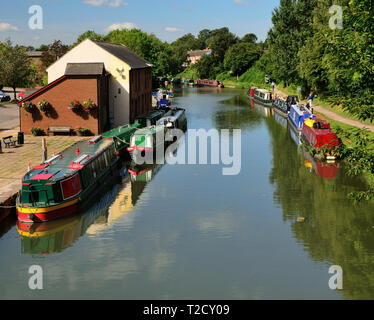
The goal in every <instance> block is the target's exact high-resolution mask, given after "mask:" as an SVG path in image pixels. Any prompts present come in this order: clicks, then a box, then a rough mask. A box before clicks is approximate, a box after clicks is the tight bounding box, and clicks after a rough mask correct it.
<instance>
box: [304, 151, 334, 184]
mask: <svg viewBox="0 0 374 320" xmlns="http://www.w3.org/2000/svg"><path fill="white" fill-rule="evenodd" d="M304 158H305V163H304V165H305V167H306V168H309V169H310V171H311V172H312V171H313V170H314V171H315V173H316V174H317V176H319V177H321V178H324V179H335V178H336V177H337V176H338V171H339V166H338V164H337V163H335V161H332V162H329V161H327V162H323V161H320V160H317V159H314V157H313V156H312V155H311V154H310V153H308V152H306V151H305V150H304Z"/></svg>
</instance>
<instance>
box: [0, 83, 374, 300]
mask: <svg viewBox="0 0 374 320" xmlns="http://www.w3.org/2000/svg"><path fill="white" fill-rule="evenodd" d="M175 95H176V97H175V99H174V103H175V104H176V105H178V106H182V107H185V108H186V109H187V119H188V128H189V129H200V128H204V129H211V128H217V129H241V133H242V157H241V159H242V163H241V172H240V174H239V175H235V176H224V175H222V168H223V167H224V166H223V165H169V164H165V165H157V166H151V167H148V168H145V169H144V170H143V171H141V172H139V171H138V176H135V175H130V174H129V173H128V171H127V170H126V167H124V168H123V169H122V171H121V176H120V175H119V176H118V180H116V181H113V184H112V185H110V186H109V187H108V189H107V191H106V192H103V193H102V194H100V196H98V197H97V202H96V203H95V204H94V205H93V206H92V207H91V208H90V209H88V210H86V211H85V212H84V213H83V212H82V213H81V214H80V215H76V216H71V217H68V218H66V219H63V220H58V221H55V222H51V223H47V224H42V225H38V226H35V227H33V228H32V229H31V230H23V229H22V226H19V227H18V228H17V226H16V225H15V220H13V221H9V220H8V221H7V222H6V224H5V225H4V224H3V225H2V226H1V229H0V298H1V299H7V298H23V299H39V298H43V299H50V298H53V299H64V298H66V299H78V298H79V299H82V298H83V299H86V298H87V299H95V298H100V299H106V298H108V299H109V298H110V299H373V298H374V210H373V209H374V206H373V204H372V203H371V204H361V205H354V204H353V203H352V202H351V201H350V200H348V199H347V194H348V193H349V192H352V191H354V190H361V189H362V188H364V187H365V185H364V182H363V180H362V179H360V178H352V177H349V176H348V175H347V173H346V170H345V168H344V166H343V165H342V164H338V165H328V166H327V165H324V164H322V163H318V162H316V161H314V160H313V159H311V158H310V157H308V155H307V154H304V153H303V152H302V150H300V149H298V147H297V142H298V141H297V137H296V136H295V135H294V134H292V135H291V134H290V132H288V129H287V128H286V127H285V123H284V121H282V119H281V118H279V117H278V116H277V115H276V114H275V115H274V114H273V112H272V111H271V110H270V109H266V108H263V107H262V106H260V105H256V104H252V105H251V104H250V102H249V101H248V99H247V98H246V96H245V94H243V91H240V90H235V89H224V90H219V89H213V88H188V89H180V90H176V92H175ZM291 133H292V132H291ZM180 147H183V145H181V146H180ZM298 218H299V219H298ZM300 218H302V219H300ZM298 220H302V221H303V222H298ZM32 265H39V266H41V267H42V269H43V290H30V289H29V287H28V282H29V278H30V277H31V276H32V275H31V274H29V273H28V271H29V268H30V266H32ZM334 265H337V266H340V267H341V268H342V270H343V290H331V289H330V287H329V279H330V277H332V276H333V275H334V274H329V268H330V267H331V266H334Z"/></svg>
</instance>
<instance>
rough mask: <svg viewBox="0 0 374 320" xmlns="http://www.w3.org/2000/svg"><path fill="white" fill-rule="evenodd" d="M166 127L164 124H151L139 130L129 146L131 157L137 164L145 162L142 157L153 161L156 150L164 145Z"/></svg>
mask: <svg viewBox="0 0 374 320" xmlns="http://www.w3.org/2000/svg"><path fill="white" fill-rule="evenodd" d="M165 132H166V127H165V126H164V125H158V126H151V127H147V128H143V129H139V130H137V131H136V132H135V133H134V134H133V135H132V137H131V139H130V147H128V148H127V151H129V153H130V155H131V158H132V159H133V161H134V162H135V163H137V164H143V161H142V158H143V159H147V160H146V161H147V162H148V161H152V160H153V159H154V158H155V156H156V150H157V149H158V148H160V147H164V143H165Z"/></svg>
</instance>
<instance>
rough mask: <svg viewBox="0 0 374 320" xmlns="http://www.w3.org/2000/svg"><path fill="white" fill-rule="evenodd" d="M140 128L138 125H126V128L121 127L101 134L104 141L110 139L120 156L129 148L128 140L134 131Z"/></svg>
mask: <svg viewBox="0 0 374 320" xmlns="http://www.w3.org/2000/svg"><path fill="white" fill-rule="evenodd" d="M139 128H141V124H140V123H138V122H137V123H134V124H128V125H126V126H121V127H118V128H114V129H112V130H110V131H107V132H105V133H103V134H102V136H103V137H104V138H106V139H112V140H113V142H114V144H115V148H116V150H117V151H118V152H119V153H120V155H124V154H125V153H127V148H128V147H129V146H130V138H131V136H132V135H133V134H134V132H135V131H136V130H138V129H139Z"/></svg>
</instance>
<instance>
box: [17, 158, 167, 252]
mask: <svg viewBox="0 0 374 320" xmlns="http://www.w3.org/2000/svg"><path fill="white" fill-rule="evenodd" d="M161 167H162V165H151V166H148V167H143V168H141V170H140V168H137V167H135V166H133V165H130V168H132V169H130V170H131V172H132V174H130V170H129V171H128V167H124V168H123V171H122V182H121V183H117V184H115V185H114V186H112V188H111V189H110V190H108V191H107V192H106V193H105V195H104V196H103V197H102V198H101V199H100V200H99V201H98V202H96V203H95V204H94V205H93V206H91V207H90V208H89V209H88V210H86V211H85V212H83V213H82V214H79V215H73V216H68V217H66V218H63V219H58V220H54V221H50V222H44V223H37V224H29V223H22V222H21V221H18V222H17V231H18V233H19V234H20V235H21V244H22V245H21V246H22V253H24V254H42V255H45V254H52V253H58V252H62V251H63V250H65V249H66V248H68V247H70V246H72V245H73V244H74V242H75V241H76V240H77V239H78V238H80V237H82V236H83V235H85V234H86V233H87V234H91V235H92V234H96V233H97V232H99V231H100V230H103V229H105V228H107V227H108V226H110V225H112V224H113V223H115V221H117V220H118V219H119V218H121V217H123V216H125V215H126V214H128V213H130V212H131V211H132V210H133V208H134V207H135V204H136V202H137V201H138V199H139V197H140V196H141V194H142V192H143V191H144V188H145V186H146V184H147V183H148V182H150V181H151V180H152V178H153V177H154V176H155V175H156V173H157V172H158V171H159V170H160V169H161Z"/></svg>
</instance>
